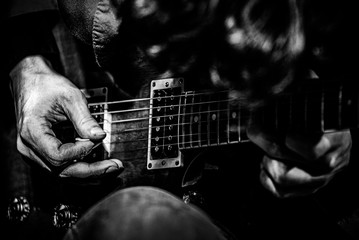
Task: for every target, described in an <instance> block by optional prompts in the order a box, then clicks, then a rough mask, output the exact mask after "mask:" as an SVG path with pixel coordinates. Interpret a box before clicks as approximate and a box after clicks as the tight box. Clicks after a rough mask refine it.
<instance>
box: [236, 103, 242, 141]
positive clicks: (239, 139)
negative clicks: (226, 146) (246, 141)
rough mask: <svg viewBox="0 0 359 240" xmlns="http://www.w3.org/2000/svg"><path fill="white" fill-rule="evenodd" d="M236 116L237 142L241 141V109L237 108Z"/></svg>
mask: <svg viewBox="0 0 359 240" xmlns="http://www.w3.org/2000/svg"><path fill="white" fill-rule="evenodd" d="M237 116H238V126H237V133H238V141H241V139H242V137H241V124H242V122H241V118H242V117H241V109H240V108H238V112H237Z"/></svg>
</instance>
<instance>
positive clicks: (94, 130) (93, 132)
mask: <svg viewBox="0 0 359 240" xmlns="http://www.w3.org/2000/svg"><path fill="white" fill-rule="evenodd" d="M91 135H93V136H101V135H106V133H105V132H104V131H103V130H102V129H101V128H99V127H94V128H92V129H91Z"/></svg>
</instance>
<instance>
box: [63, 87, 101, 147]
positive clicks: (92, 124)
mask: <svg viewBox="0 0 359 240" xmlns="http://www.w3.org/2000/svg"><path fill="white" fill-rule="evenodd" d="M78 94H81V95H79V96H78V98H76V99H75V100H74V99H71V101H67V102H66V104H65V106H64V109H65V111H66V113H67V115H68V116H69V118H70V120H71V121H72V123H73V124H74V127H75V129H76V131H77V133H78V134H79V135H80V136H81V137H82V138H88V139H91V140H97V141H98V140H102V139H103V138H105V136H106V133H105V131H104V130H103V129H102V128H101V127H100V125H99V124H98V123H97V122H96V120H95V119H94V118H93V117H92V116H91V114H90V111H89V109H88V107H87V101H86V98H85V97H84V96H83V95H82V93H81V92H79V93H78Z"/></svg>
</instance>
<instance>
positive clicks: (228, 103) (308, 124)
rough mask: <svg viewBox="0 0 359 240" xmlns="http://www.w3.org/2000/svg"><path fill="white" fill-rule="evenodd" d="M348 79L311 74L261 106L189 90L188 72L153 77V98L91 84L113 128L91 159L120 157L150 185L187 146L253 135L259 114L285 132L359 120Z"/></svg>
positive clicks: (97, 109) (96, 110) (105, 122)
mask: <svg viewBox="0 0 359 240" xmlns="http://www.w3.org/2000/svg"><path fill="white" fill-rule="evenodd" d="M308 82H309V80H308ZM347 85H348V84H344V83H339V82H324V83H319V84H312V82H310V84H309V85H305V84H304V85H303V86H301V87H300V88H296V90H295V91H292V92H291V93H290V94H285V95H282V96H279V97H277V98H274V99H273V100H271V101H270V102H269V103H268V104H267V105H266V106H263V107H261V108H259V109H257V110H256V111H251V110H249V109H248V108H246V107H244V106H242V105H241V101H240V99H230V98H229V95H228V91H207V92H194V91H184V79H182V78H170V79H160V80H153V81H152V82H151V83H150V92H149V97H148V98H139V99H127V100H122V101H112V102H108V101H106V100H107V96H106V93H107V89H106V88H97V89H92V90H84V93H85V95H86V96H87V97H88V99H89V102H90V103H89V109H90V111H91V112H92V115H93V116H94V117H95V119H96V120H97V121H98V122H99V123H100V125H101V126H102V127H103V129H104V130H105V132H106V133H107V136H106V138H105V139H104V140H103V143H102V148H99V149H98V150H95V151H93V152H92V154H90V156H89V157H87V159H85V160H86V161H94V160H96V159H105V158H117V159H120V160H121V161H122V162H123V163H124V167H125V170H124V172H123V173H122V174H121V179H122V181H123V182H122V184H123V186H130V185H136V184H144V185H148V184H156V183H155V181H156V179H157V180H158V177H159V176H160V175H163V174H164V175H167V174H168V172H169V171H171V169H176V168H184V169H186V168H188V166H189V163H188V162H185V160H184V159H185V158H184V155H185V154H184V152H186V151H187V150H197V151H201V150H203V149H207V148H213V147H221V146H226V145H235V144H239V143H243V142H249V140H248V137H247V136H246V124H247V122H248V120H249V119H250V118H253V117H255V118H257V119H260V120H261V121H262V123H263V124H264V125H266V126H268V127H270V128H272V129H276V130H277V131H283V132H285V131H289V130H290V131H300V132H313V131H318V132H330V131H338V130H341V129H349V128H353V127H357V125H358V115H357V114H356V113H357V111H356V110H357V105H358V94H357V88H354V87H348V86H347ZM101 98H102V101H100V102H94V99H96V100H99V99H101ZM91 99H92V100H91ZM61 132H62V133H67V131H64V130H62V131H61ZM75 137H76V136H75V135H72V139H73V138H75ZM91 159H92V160H91ZM184 184H185V183H184Z"/></svg>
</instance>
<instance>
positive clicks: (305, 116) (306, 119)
mask: <svg viewBox="0 0 359 240" xmlns="http://www.w3.org/2000/svg"><path fill="white" fill-rule="evenodd" d="M304 129H305V130H308V97H305V98H304Z"/></svg>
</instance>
